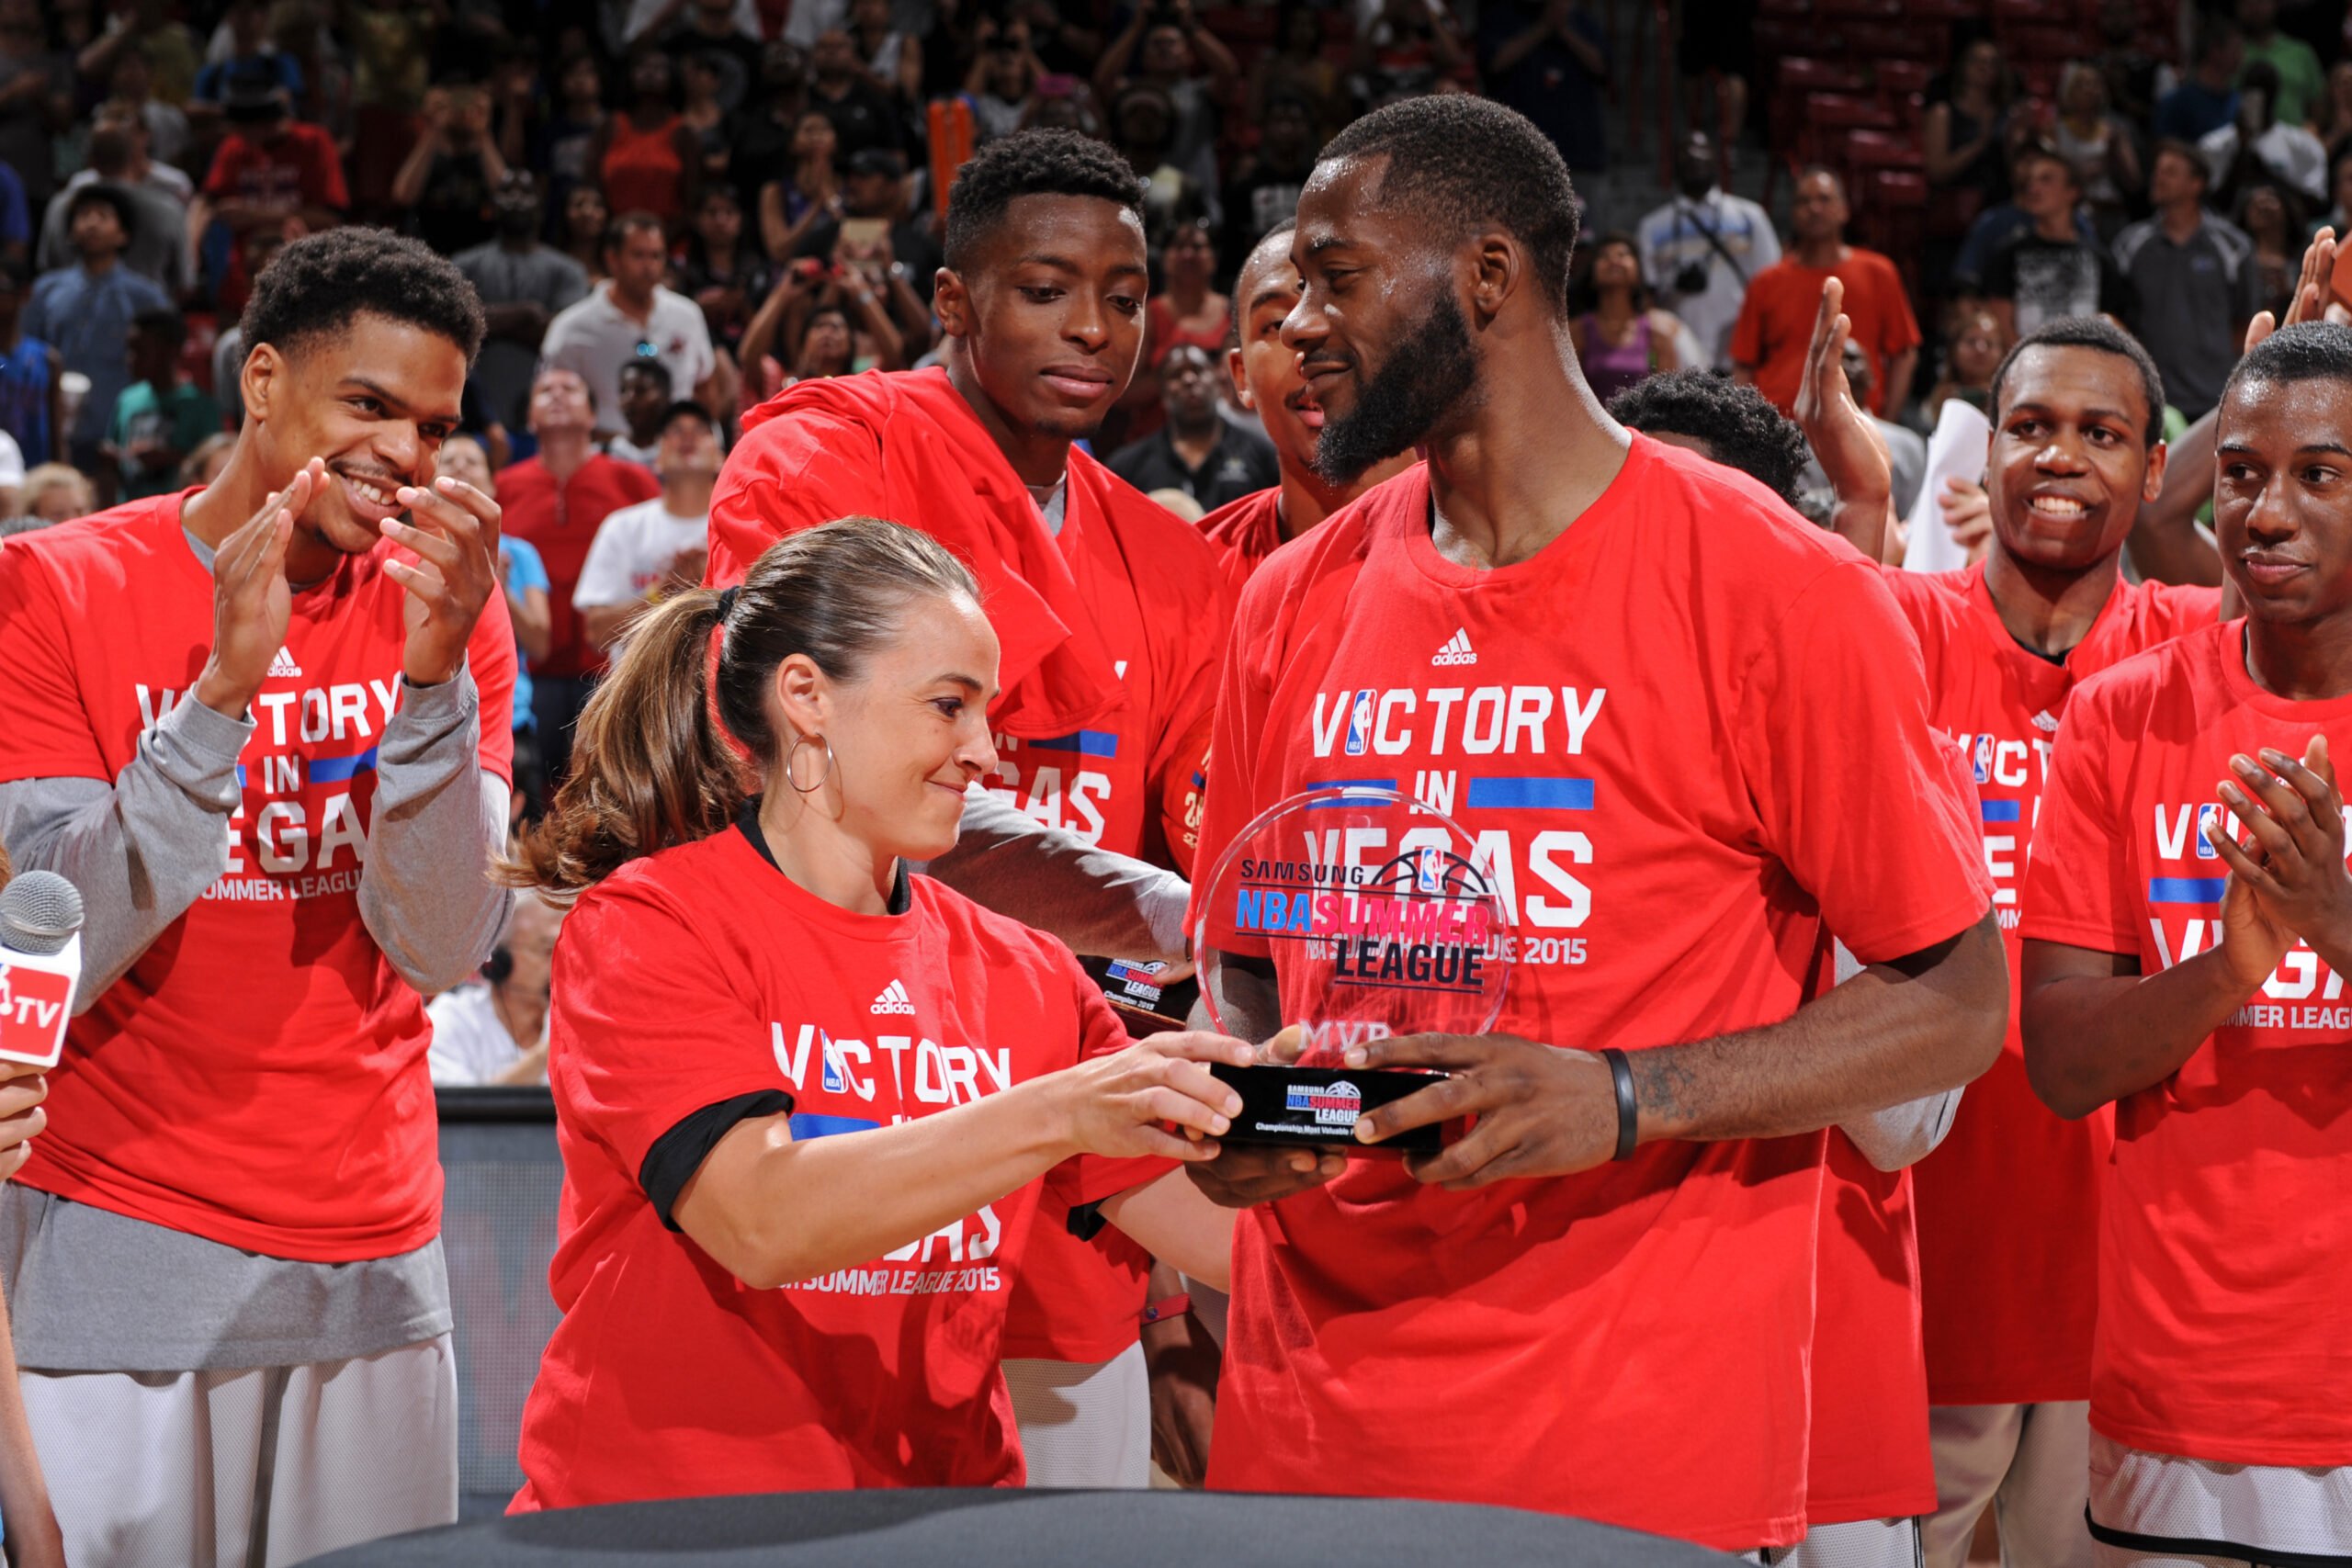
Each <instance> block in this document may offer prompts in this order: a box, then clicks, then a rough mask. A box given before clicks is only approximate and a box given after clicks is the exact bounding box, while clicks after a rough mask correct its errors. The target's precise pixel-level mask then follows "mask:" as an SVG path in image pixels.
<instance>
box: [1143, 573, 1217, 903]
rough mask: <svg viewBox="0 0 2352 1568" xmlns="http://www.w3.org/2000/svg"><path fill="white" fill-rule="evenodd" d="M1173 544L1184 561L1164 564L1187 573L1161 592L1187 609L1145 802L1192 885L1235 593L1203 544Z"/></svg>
mask: <svg viewBox="0 0 2352 1568" xmlns="http://www.w3.org/2000/svg"><path fill="white" fill-rule="evenodd" d="M1176 543H1178V544H1180V545H1182V547H1183V548H1182V551H1181V552H1176V551H1171V552H1170V553H1171V555H1175V554H1178V553H1181V556H1182V559H1181V561H1179V560H1174V559H1171V560H1170V561H1169V562H1167V563H1166V565H1167V566H1168V567H1170V568H1171V569H1173V568H1177V567H1179V566H1181V567H1182V569H1183V570H1170V571H1169V572H1168V573H1167V578H1168V581H1165V582H1164V583H1163V584H1162V587H1163V588H1164V590H1165V591H1166V592H1168V595H1169V599H1170V602H1172V603H1174V604H1181V605H1182V606H1184V612H1183V615H1182V627H1183V636H1182V637H1181V639H1180V640H1179V643H1178V648H1177V657H1176V660H1175V661H1174V665H1173V667H1172V669H1170V671H1168V675H1167V680H1166V684H1165V689H1166V690H1167V691H1169V692H1170V693H1171V694H1173V698H1172V701H1170V703H1169V704H1168V705H1166V707H1165V709H1164V710H1163V713H1162V716H1161V723H1160V726H1159V733H1158V734H1157V735H1156V736H1154V737H1153V738H1152V748H1151V755H1150V758H1149V760H1148V762H1147V763H1146V767H1147V769H1148V772H1147V773H1146V775H1145V784H1146V786H1147V788H1148V795H1146V796H1145V798H1146V799H1148V800H1149V801H1152V802H1154V803H1156V805H1157V806H1158V808H1159V818H1160V822H1159V826H1160V831H1161V836H1162V838H1163V839H1164V840H1165V842H1166V843H1167V846H1168V852H1169V855H1170V858H1171V859H1172V860H1174V861H1175V863H1176V869H1177V870H1178V871H1180V872H1182V873H1183V874H1184V875H1185V876H1186V877H1188V878H1189V877H1190V876H1191V875H1192V874H1193V860H1194V856H1195V852H1196V851H1197V849H1198V847H1199V837H1200V807H1201V800H1202V796H1203V784H1204V770H1205V768H1206V765H1207V762H1208V751H1209V743H1210V737H1211V730H1212V726H1213V724H1214V722H1215V720H1214V717H1213V714H1214V710H1215V708H1216V692H1217V677H1218V673H1219V667H1220V666H1221V664H1222V663H1223V661H1224V657H1225V645H1226V643H1227V640H1228V639H1229V638H1230V637H1232V634H1233V590H1232V588H1231V586H1230V585H1229V584H1228V583H1227V581H1226V576H1225V572H1224V570H1223V569H1222V568H1221V567H1219V565H1218V564H1217V561H1216V555H1215V552H1213V551H1212V550H1210V549H1209V547H1208V546H1207V544H1206V542H1205V541H1204V540H1202V539H1200V538H1199V537H1198V536H1186V537H1183V538H1182V539H1179V540H1178V541H1176Z"/></svg>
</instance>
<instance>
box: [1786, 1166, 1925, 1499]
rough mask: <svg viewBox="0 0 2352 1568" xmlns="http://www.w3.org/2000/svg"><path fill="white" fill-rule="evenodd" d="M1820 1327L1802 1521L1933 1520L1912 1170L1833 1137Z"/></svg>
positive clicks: (1819, 1271) (1825, 1197) (1824, 1208)
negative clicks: (1877, 1162)
mask: <svg viewBox="0 0 2352 1568" xmlns="http://www.w3.org/2000/svg"><path fill="white" fill-rule="evenodd" d="M1828 1156H1829V1157H1828V1165H1827V1169H1826V1172H1825V1173H1824V1178H1823V1182H1822V1189H1821V1240H1820V1255H1819V1258H1818V1260H1817V1262H1816V1264H1815V1270H1816V1272H1815V1279H1816V1289H1817V1293H1816V1295H1815V1303H1814V1323H1813V1448H1812V1462H1811V1463H1810V1464H1809V1465H1808V1466H1807V1468H1806V1471H1805V1489H1804V1496H1805V1522H1806V1523H1807V1524H1808V1525H1831V1524H1842V1523H1848V1522H1850V1521H1853V1520H1856V1519H1894V1518H1905V1517H1911V1516H1913V1515H1917V1514H1932V1513H1934V1512H1935V1511H1936V1468H1935V1456H1934V1453H1933V1450H1930V1449H1929V1448H1928V1374H1927V1365H1926V1361H1925V1359H1924V1358H1923V1357H1922V1355H1921V1354H1920V1349H1919V1247H1918V1244H1917V1239H1916V1238H1915V1237H1914V1235H1913V1234H1912V1226H1911V1216H1912V1200H1911V1173H1910V1172H1909V1171H1907V1170H1896V1171H1884V1170H1878V1169H1874V1168H1872V1167H1871V1163H1870V1161H1868V1160H1866V1159H1864V1158H1863V1157H1862V1156H1861V1154H1860V1151H1859V1150H1857V1149H1856V1148H1855V1147H1854V1145H1852V1144H1851V1143H1849V1142H1848V1141H1847V1139H1846V1136H1845V1134H1842V1133H1835V1132H1833V1133H1831V1134H1829V1139H1828Z"/></svg>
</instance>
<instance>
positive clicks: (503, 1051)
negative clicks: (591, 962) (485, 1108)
mask: <svg viewBox="0 0 2352 1568" xmlns="http://www.w3.org/2000/svg"><path fill="white" fill-rule="evenodd" d="M562 925H563V911H562V910H560V909H559V908H556V907H555V906H554V905H553V904H550V903H548V901H547V900H546V899H545V898H542V897H539V895H537V893H522V894H517V895H516V896H515V907H514V908H513V909H512V910H510V911H509V912H508V913H507V916H506V929H505V930H504V931H502V932H500V933H499V938H498V945H497V946H496V947H494V948H492V950H491V954H490V962H489V963H487V964H483V965H482V966H481V974H482V982H483V983H482V984H481V985H478V986H477V985H465V986H460V987H458V988H457V989H456V990H454V991H445V992H443V993H442V994H441V995H439V996H437V997H435V998H433V1000H432V1001H431V1002H430V1003H429V1004H427V1006H426V1007H425V1010H424V1015H425V1017H426V1018H427V1019H429V1020H430V1021H432V1024H433V1043H432V1045H431V1047H430V1048H429V1049H428V1051H427V1053H426V1055H425V1062H426V1065H427V1066H428V1067H429V1069H430V1070H431V1072H432V1074H433V1081H434V1082H435V1083H436V1084H444V1085H452V1086H479V1085H493V1084H537V1083H545V1082H547V1077H548V969H549V965H550V964H552V963H553V961H554V958H555V939H556V933H557V932H558V931H560V929H561V928H562Z"/></svg>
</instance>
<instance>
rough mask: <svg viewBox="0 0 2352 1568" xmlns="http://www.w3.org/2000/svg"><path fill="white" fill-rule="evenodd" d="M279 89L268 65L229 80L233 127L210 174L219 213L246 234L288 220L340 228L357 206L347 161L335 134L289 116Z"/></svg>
mask: <svg viewBox="0 0 2352 1568" xmlns="http://www.w3.org/2000/svg"><path fill="white" fill-rule="evenodd" d="M275 84H276V79H275V77H274V76H273V75H272V74H271V73H269V72H268V70H267V69H266V68H264V70H263V71H262V73H260V74H259V75H258V76H255V75H253V74H250V73H245V72H242V71H241V72H237V73H232V75H231V76H230V78H229V89H228V94H227V96H226V100H225V102H224V104H223V108H222V112H223V114H224V115H225V117H226V118H227V119H228V121H229V124H230V125H231V127H232V130H230V132H229V134H228V136H227V138H226V139H225V140H223V141H221V143H220V151H219V152H215V153H214V154H213V155H212V172H211V173H210V174H209V175H205V177H204V194H205V197H207V199H208V200H209V202H210V203H211V210H212V215H213V216H214V217H215V218H218V219H219V220H220V221H221V222H223V223H226V224H227V225H228V226H229V227H230V228H231V229H232V230H234V231H236V232H238V233H240V234H242V233H243V232H244V231H246V230H248V229H251V228H253V227H254V226H255V225H257V224H261V223H265V222H268V221H271V220H280V219H284V218H286V217H288V216H295V217H299V218H300V219H301V220H302V221H303V223H304V224H305V225H307V226H308V227H310V228H312V229H328V228H333V227H334V225H335V224H337V223H339V222H341V221H342V220H343V215H344V213H345V210H347V209H349V208H350V206H351V193H350V191H349V190H348V189H347V188H345V185H344V183H343V157H342V155H341V154H340V153H338V152H336V151H335V147H334V137H332V136H329V135H328V134H327V133H326V132H325V131H324V130H321V129H320V128H319V127H317V126H315V125H306V124H304V123H303V122H301V121H300V120H298V119H296V118H293V117H292V116H291V115H290V114H288V111H287V107H286V97H285V95H284V94H283V93H282V92H280V91H279V90H278V88H277V85H275Z"/></svg>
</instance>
